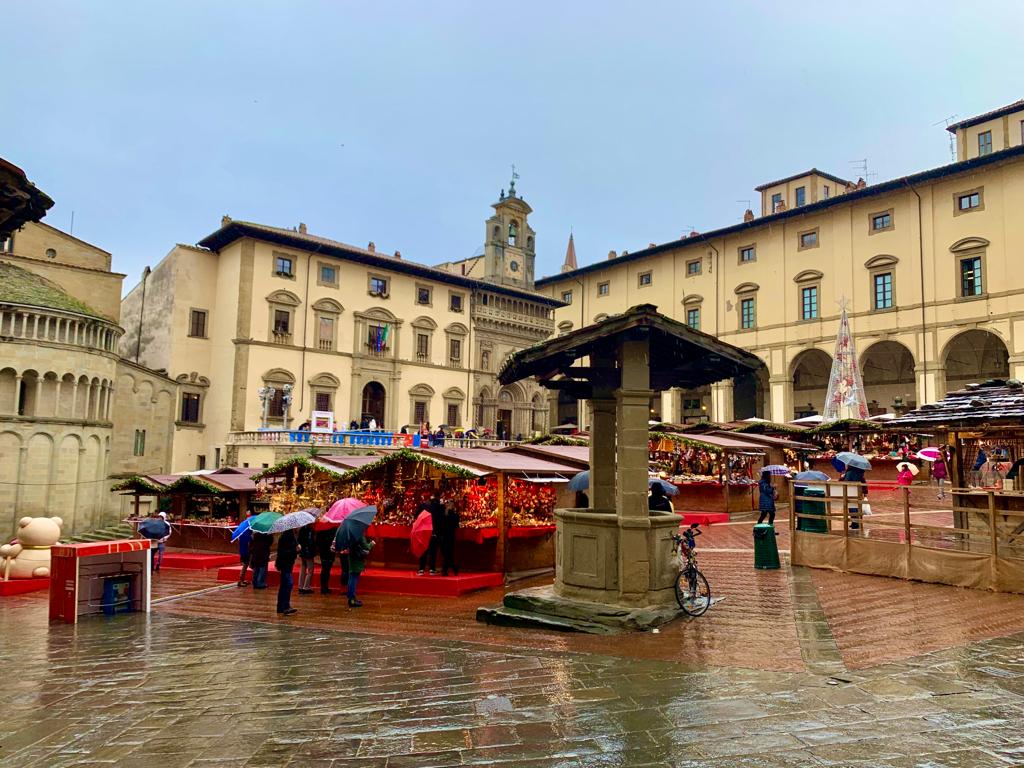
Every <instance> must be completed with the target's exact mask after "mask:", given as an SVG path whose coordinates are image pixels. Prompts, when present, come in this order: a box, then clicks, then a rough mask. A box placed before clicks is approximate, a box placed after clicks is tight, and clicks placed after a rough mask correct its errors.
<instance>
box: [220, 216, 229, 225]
mask: <svg viewBox="0 0 1024 768" xmlns="http://www.w3.org/2000/svg"><path fill="white" fill-rule="evenodd" d="M230 223H231V217H230V216H228V215H227V214H226V213H225V214H224V215H223V216H221V217H220V225H221V226H222V227H226V226H227V225H228V224H230Z"/></svg>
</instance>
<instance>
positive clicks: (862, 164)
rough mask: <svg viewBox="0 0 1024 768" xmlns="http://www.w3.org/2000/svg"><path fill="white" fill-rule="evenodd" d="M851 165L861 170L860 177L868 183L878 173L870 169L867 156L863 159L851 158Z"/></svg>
mask: <svg viewBox="0 0 1024 768" xmlns="http://www.w3.org/2000/svg"><path fill="white" fill-rule="evenodd" d="M850 165H852V166H853V167H854V168H856V169H857V170H859V171H860V177H861V178H862V179H864V181H865V182H867V183H868V184H870V183H871V179H872V178H873V177H875V176H877V175H878V174H877V173H875V172H874V171H870V172H869V171H868V159H867V158H866V157H865V158H864V159H862V160H851V161H850Z"/></svg>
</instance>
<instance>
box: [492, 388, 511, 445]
mask: <svg viewBox="0 0 1024 768" xmlns="http://www.w3.org/2000/svg"><path fill="white" fill-rule="evenodd" d="M514 403H515V398H513V397H512V393H511V392H510V391H508V390H507V389H503V390H501V391H500V392H499V393H498V423H497V424H496V425H495V431H496V432H497V434H498V439H499V440H504V439H505V438H507V437H508V436H509V435H511V434H512V409H513V404H514Z"/></svg>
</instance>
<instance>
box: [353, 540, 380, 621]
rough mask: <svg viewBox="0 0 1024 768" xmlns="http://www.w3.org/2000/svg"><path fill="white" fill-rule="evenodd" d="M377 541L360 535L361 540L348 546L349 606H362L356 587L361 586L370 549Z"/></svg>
mask: <svg viewBox="0 0 1024 768" xmlns="http://www.w3.org/2000/svg"><path fill="white" fill-rule="evenodd" d="M375 543H376V542H374V540H373V539H368V538H366V536H365V535H363V536H360V537H359V541H357V542H356V543H355V544H353V545H352V546H350V547H349V548H348V590H347V593H348V607H349V608H362V607H363V603H362V601H361V600H359V599H358V598H357V597H356V587H357V586H359V577H360V576H361V575H362V574H363V571H365V570H366V558H368V557H369V556H370V550H371V549H373V546H374V544H375Z"/></svg>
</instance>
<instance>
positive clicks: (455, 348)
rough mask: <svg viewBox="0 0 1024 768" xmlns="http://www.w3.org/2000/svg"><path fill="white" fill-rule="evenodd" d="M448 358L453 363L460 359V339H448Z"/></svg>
mask: <svg viewBox="0 0 1024 768" xmlns="http://www.w3.org/2000/svg"><path fill="white" fill-rule="evenodd" d="M448 357H449V359H450V360H451V361H452V362H453V363H457V362H459V361H460V360H461V359H462V339H448Z"/></svg>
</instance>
